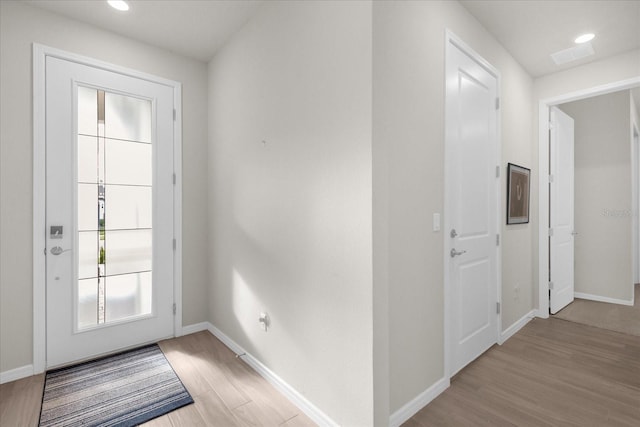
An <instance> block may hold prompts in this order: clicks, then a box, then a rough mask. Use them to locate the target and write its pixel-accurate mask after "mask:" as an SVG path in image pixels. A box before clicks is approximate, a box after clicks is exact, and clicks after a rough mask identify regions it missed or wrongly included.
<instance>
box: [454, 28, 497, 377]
mask: <svg viewBox="0 0 640 427" xmlns="http://www.w3.org/2000/svg"><path fill="white" fill-rule="evenodd" d="M450 44H451V45H454V46H456V47H457V48H459V49H460V50H461V51H463V52H464V53H465V54H466V55H468V56H469V57H470V58H472V59H473V60H474V61H476V62H477V63H478V64H480V65H481V66H482V67H483V68H484V69H486V70H487V71H488V72H489V73H490V74H491V75H493V76H495V77H496V80H497V88H496V93H497V96H498V98H500V97H501V92H500V85H501V76H500V71H499V70H497V69H496V68H495V67H494V66H493V65H491V64H490V63H489V62H487V61H486V60H485V59H484V58H483V57H482V56H480V55H479V54H478V53H477V52H476V51H475V50H473V49H472V48H471V47H470V46H469V45H467V44H466V43H465V42H464V41H462V39H461V38H459V37H458V36H457V35H455V34H454V33H453V32H452V31H451V30H449V29H445V52H446V50H447V48H448V46H449V45H450ZM445 68H446V60H445ZM445 76H446V73H445ZM445 84H446V81H445ZM445 92H446V91H445ZM446 102H447V99H446V94H445V108H444V109H445V116H446ZM497 111H498V112H497V117H496V128H497V129H496V138H497V141H496V146H497V147H496V159H495V160H496V163H495V164H496V165H500V176H501V179H499V180H496V186H497V188H496V201H495V203H496V221H497V224H496V230H497V232H498V233H500V234H501V235H502V204H501V198H502V191H501V188H502V185H501V182H502V181H503V180H502V176H503V173H504V171H503V168H502V154H501V153H502V136H501V114H500V111H501V109H498V110H497ZM446 120H447V118H446V117H445V121H444V122H443V125H444V126H445V128H446V123H447V122H446ZM444 151H445V179H444V208H445V212H444V220H443V228H442V230H443V232H444V233H446V232H447V230H450V229H451V224H450V219H449V211H450V209H449V206H450V200H449V191H450V188H449V182H448V179H447V170H448V168H449V167H450V165H449V161H450V160H449V159H448V156H447V143H446V132H445V150H444ZM443 241H444V249H443V250H444V252H443V253H444V256H443V259H444V292H443V294H444V378H445V379H446V381H447V386H448V382H449V379H450V377H451V375H450V371H451V361H450V357H451V354H450V350H449V346H450V337H449V334H450V328H451V326H450V323H451V322H450V319H449V317H450V315H451V306H450V305H451V295H450V290H449V289H450V277H449V261H450V257H449V256H448V255H447V254H448V253H449V251H450V250H451V239H449V238H447V236H446V235H444V236H443ZM496 279H497V283H496V286H497V297H498V303H500V305H501V306H502V244H500V245H497V246H496ZM501 332H502V310H500V313H498V319H497V328H496V342H499V339H500V333H501Z"/></svg>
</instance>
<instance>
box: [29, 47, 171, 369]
mask: <svg viewBox="0 0 640 427" xmlns="http://www.w3.org/2000/svg"><path fill="white" fill-rule="evenodd" d="M48 56H50V57H55V58H59V59H63V60H66V61H71V62H76V63H79V64H82V65H87V66H90V67H94V68H100V69H103V70H106V71H110V72H115V73H119V74H123V75H126V76H129V77H135V78H138V79H143V80H147V81H150V82H154V83H158V84H162V85H165V86H169V87H171V88H173V103H174V104H173V108H174V112H175V118H174V128H173V129H174V131H173V171H174V173H175V177H176V182H175V186H174V193H173V210H174V212H173V233H174V238H175V239H176V248H175V251H174V256H173V262H174V273H173V276H174V277H173V298H174V303H175V306H176V310H175V314H174V320H173V324H174V335H175V336H180V335H182V84H181V83H180V82H176V81H173V80H168V79H165V78H162V77H157V76H154V75H151V74H147V73H143V72H140V71H136V70H132V69H129V68H125V67H121V66H119V65H114V64H111V63H108V62H103V61H100V60H97V59H93V58H89V57H86V56H82V55H77V54H74V53H71V52H66V51H64V50H60V49H56V48H52V47H49V46H45V45H42V44H38V43H33V57H32V58H33V372H34V374H38V373H41V372H44V370H45V369H46V349H47V346H46V326H47V325H46V255H45V252H46V222H45V221H46V203H45V201H46V174H45V168H46V152H45V148H46V138H45V125H46V122H45V113H46V108H45V77H46V75H45V73H46V67H45V62H46V57H48Z"/></svg>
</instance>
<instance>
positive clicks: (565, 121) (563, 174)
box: [549, 107, 575, 314]
mask: <svg viewBox="0 0 640 427" xmlns="http://www.w3.org/2000/svg"><path fill="white" fill-rule="evenodd" d="M549 143H550V147H549V153H550V159H549V160H550V165H549V170H550V173H551V176H552V179H551V180H550V181H551V182H550V184H549V198H550V204H549V211H550V212H549V228H550V231H549V234H550V236H549V276H550V277H549V281H550V283H549V290H550V292H549V307H550V311H551V314H555V313H557V312H558V311H560V310H561V309H562V308H564V307H565V306H566V305H567V304H569V303H570V302H571V301H573V294H574V241H573V240H574V239H573V238H574V236H575V230H574V217H573V210H574V160H573V158H574V137H573V119H572V118H571V117H569V116H568V115H567V114H566V113H564V112H563V111H562V110H560V109H559V108H557V107H551V132H550V138H549Z"/></svg>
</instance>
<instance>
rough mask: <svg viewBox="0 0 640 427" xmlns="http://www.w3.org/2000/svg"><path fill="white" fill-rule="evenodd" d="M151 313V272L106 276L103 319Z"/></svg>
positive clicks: (109, 320)
mask: <svg viewBox="0 0 640 427" xmlns="http://www.w3.org/2000/svg"><path fill="white" fill-rule="evenodd" d="M144 314H151V272H148V273H134V274H124V275H122V276H113V277H107V281H106V285H105V321H107V322H113V321H115V320H121V319H126V318H128V317H132V316H140V315H144Z"/></svg>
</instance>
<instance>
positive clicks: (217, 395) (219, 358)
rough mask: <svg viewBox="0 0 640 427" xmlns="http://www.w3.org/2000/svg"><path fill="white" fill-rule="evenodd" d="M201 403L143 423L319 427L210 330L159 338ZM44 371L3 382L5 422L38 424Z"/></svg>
mask: <svg viewBox="0 0 640 427" xmlns="http://www.w3.org/2000/svg"><path fill="white" fill-rule="evenodd" d="M159 345H160V348H162V351H163V352H164V354H165V356H166V357H167V360H169V363H171V366H172V367H173V369H174V370H175V371H176V373H177V374H178V376H179V377H180V379H181V380H182V382H183V383H184V385H185V387H186V388H187V390H189V393H191V396H192V397H193V399H194V401H195V403H194V404H193V405H188V406H185V407H183V408H180V409H178V410H176V411H173V412H170V413H169V414H166V415H163V416H161V417H159V418H156V419H154V420H151V421H149V422H148V423H146V424H143V425H144V426H146V427H178V426H190V427H197V426H221V427H236V426H238V427H251V426H282V427H305V426H315V423H313V421H311V419H309V418H308V417H307V416H306V415H305V414H304V413H302V412H301V411H300V410H299V409H298V408H297V407H296V406H294V405H293V404H292V403H291V402H290V401H289V400H288V399H287V398H285V397H284V396H283V395H282V394H281V393H280V392H279V391H277V390H276V389H275V388H273V387H272V386H271V385H270V384H269V383H267V381H266V380H265V379H264V378H262V377H261V376H260V375H258V374H257V373H256V372H255V371H254V370H253V369H251V368H250V367H249V366H247V365H246V364H245V363H244V362H242V361H241V360H240V359H237V358H236V357H235V354H234V353H233V352H232V351H231V350H229V349H228V348H227V347H226V346H225V345H224V344H222V342H220V341H219V340H218V339H216V338H215V337H214V336H213V335H211V334H210V333H209V332H206V331H204V332H198V333H196V334H191V335H186V336H183V337H180V338H174V339H170V340H166V341H161V342H160V343H159ZM43 386H44V375H36V376H33V377H29V378H25V379H22V380H19V381H14V382H11V383H7V384H2V385H0V426H2V427H5V426H6V427H23V426H26V427H28V426H37V425H38V420H39V417H40V404H41V399H42V389H43Z"/></svg>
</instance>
